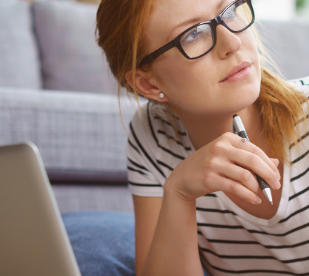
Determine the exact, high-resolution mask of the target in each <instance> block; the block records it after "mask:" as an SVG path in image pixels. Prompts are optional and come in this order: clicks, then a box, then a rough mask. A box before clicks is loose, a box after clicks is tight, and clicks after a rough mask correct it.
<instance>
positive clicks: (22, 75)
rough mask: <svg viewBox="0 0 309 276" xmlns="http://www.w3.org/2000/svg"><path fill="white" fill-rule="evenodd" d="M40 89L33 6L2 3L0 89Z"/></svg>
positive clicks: (17, 2)
mask: <svg viewBox="0 0 309 276" xmlns="http://www.w3.org/2000/svg"><path fill="white" fill-rule="evenodd" d="M1 86H3V87H22V88H32V89H39V88H41V86H42V84H41V73H40V62H39V54H38V49H37V45H36V41H35V37H34V34H33V31H32V19H31V10H30V5H29V4H28V3H27V2H21V1H17V0H10V1H7V0H6V1H0V87H1Z"/></svg>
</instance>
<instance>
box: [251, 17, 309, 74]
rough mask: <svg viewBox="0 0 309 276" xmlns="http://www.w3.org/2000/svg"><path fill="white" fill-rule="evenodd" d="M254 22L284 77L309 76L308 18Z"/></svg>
mask: <svg viewBox="0 0 309 276" xmlns="http://www.w3.org/2000/svg"><path fill="white" fill-rule="evenodd" d="M260 23H261V24H259V22H258V23H257V24H256V26H257V27H258V30H259V33H260V35H261V37H262V40H263V43H264V46H265V47H266V48H267V49H268V51H269V52H270V54H271V56H272V57H273V58H274V61H275V62H276V64H277V65H278V67H279V69H280V70H281V72H282V74H283V77H284V78H285V79H295V78H301V77H305V76H309V20H308V19H302V20H301V19H298V20H296V19H294V20H292V21H261V22H260Z"/></svg>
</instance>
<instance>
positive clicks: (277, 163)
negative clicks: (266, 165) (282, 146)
mask: <svg viewBox="0 0 309 276" xmlns="http://www.w3.org/2000/svg"><path fill="white" fill-rule="evenodd" d="M270 160H271V161H272V162H273V163H274V164H275V166H276V167H278V166H279V159H277V158H270Z"/></svg>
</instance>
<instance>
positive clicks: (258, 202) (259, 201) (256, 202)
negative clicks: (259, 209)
mask: <svg viewBox="0 0 309 276" xmlns="http://www.w3.org/2000/svg"><path fill="white" fill-rule="evenodd" d="M261 202H262V199H260V198H259V197H258V196H256V197H255V200H254V203H255V204H261Z"/></svg>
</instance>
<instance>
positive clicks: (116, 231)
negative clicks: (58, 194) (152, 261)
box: [62, 211, 206, 276]
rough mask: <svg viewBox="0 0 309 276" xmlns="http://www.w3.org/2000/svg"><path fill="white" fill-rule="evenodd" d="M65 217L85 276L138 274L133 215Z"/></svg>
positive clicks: (82, 213) (97, 214) (79, 214)
mask: <svg viewBox="0 0 309 276" xmlns="http://www.w3.org/2000/svg"><path fill="white" fill-rule="evenodd" d="M62 218H63V221H64V225H65V227H66V230H67V232H68V235H69V238H70V241H71V244H72V247H73V251H74V254H75V257H76V260H77V263H78V266H79V268H80V272H81V274H82V276H134V275H135V247H134V246H135V239H134V216H133V215H132V214H126V213H116V212H98V211H87V212H85V211H84V212H74V213H66V214H63V215H62ZM204 275H205V276H206V274H205V272H204Z"/></svg>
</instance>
